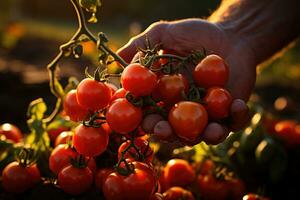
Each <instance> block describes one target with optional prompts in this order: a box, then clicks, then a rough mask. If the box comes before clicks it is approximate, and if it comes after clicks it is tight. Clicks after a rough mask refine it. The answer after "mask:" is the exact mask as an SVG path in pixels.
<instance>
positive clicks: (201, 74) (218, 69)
mask: <svg viewBox="0 0 300 200" xmlns="http://www.w3.org/2000/svg"><path fill="white" fill-rule="evenodd" d="M228 77H229V69H228V66H227V64H226V63H225V61H224V60H223V59H222V58H221V57H220V56H217V55H209V56H207V57H205V58H204V59H203V60H202V61H201V62H200V63H199V64H198V65H197V66H196V67H195V69H194V72H193V78H194V80H195V82H196V84H197V86H200V87H205V88H210V87H213V86H219V87H224V86H225V84H226V82H227V81H228Z"/></svg>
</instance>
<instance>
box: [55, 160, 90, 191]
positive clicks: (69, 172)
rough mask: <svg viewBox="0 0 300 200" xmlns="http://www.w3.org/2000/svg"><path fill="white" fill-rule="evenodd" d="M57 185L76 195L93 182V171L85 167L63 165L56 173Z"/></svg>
mask: <svg viewBox="0 0 300 200" xmlns="http://www.w3.org/2000/svg"><path fill="white" fill-rule="evenodd" d="M58 184H59V186H60V187H61V188H62V189H63V190H64V191H65V192H66V193H68V194H71V195H78V194H81V193H83V192H86V191H87V190H88V189H89V188H91V186H92V184H93V173H92V171H91V170H90V169H89V168H88V167H86V168H76V167H74V166H72V165H69V166H67V167H65V168H64V169H63V170H61V171H60V172H59V174H58Z"/></svg>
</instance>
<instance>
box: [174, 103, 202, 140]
mask: <svg viewBox="0 0 300 200" xmlns="http://www.w3.org/2000/svg"><path fill="white" fill-rule="evenodd" d="M207 121H208V117H207V112H206V110H205V108H204V107H203V106H202V105H201V104H199V103H195V102H191V101H182V102H179V103H178V104H175V105H174V106H173V108H172V109H171V111H170V112H169V122H170V124H171V126H172V128H173V129H174V131H175V133H176V135H177V136H178V137H180V138H182V139H184V140H186V141H188V142H194V141H195V140H196V139H198V137H199V136H200V135H201V133H202V131H203V130H204V128H205V127H206V125H207Z"/></svg>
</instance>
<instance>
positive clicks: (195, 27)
mask: <svg viewBox="0 0 300 200" xmlns="http://www.w3.org/2000/svg"><path fill="white" fill-rule="evenodd" d="M146 35H147V37H148V39H149V41H150V43H151V44H161V45H162V49H166V50H171V51H172V52H176V53H178V54H179V55H188V54H190V53H191V52H192V51H195V50H196V51H197V50H202V49H203V48H205V49H206V50H207V52H208V53H214V54H217V55H219V56H221V57H222V58H224V59H225V61H226V62H227V63H228V66H229V70H230V75H229V81H228V84H227V86H226V87H227V89H228V90H229V91H230V92H231V94H232V96H233V98H234V99H235V100H234V101H233V102H232V105H231V109H230V113H231V123H230V124H219V123H215V122H212V123H210V124H208V126H207V128H206V130H205V131H204V133H203V134H202V138H201V139H202V140H203V141H205V142H206V143H208V144H218V143H220V142H222V141H223V140H224V139H225V138H226V137H227V135H228V133H229V131H231V130H238V129H240V128H242V127H243V126H244V125H245V124H246V123H247V121H248V108H247V105H246V103H245V101H246V100H247V99H248V98H249V96H250V94H251V91H252V89H253V87H254V83H255V77H256V70H255V69H256V68H255V67H256V64H257V63H256V59H255V56H254V54H253V52H252V50H251V49H250V48H249V46H248V45H247V42H246V41H245V40H243V38H242V37H240V36H239V35H235V34H234V33H229V32H227V31H226V30H225V29H223V28H222V27H221V26H220V25H218V24H214V23H210V22H208V21H205V20H201V19H186V20H180V21H174V22H157V23H154V24H152V25H151V26H150V27H149V28H148V29H147V30H146V31H144V32H143V33H141V34H140V35H138V36H136V37H134V38H132V39H131V40H130V41H129V42H128V43H127V44H126V45H125V46H124V47H122V48H121V49H120V50H119V51H118V54H119V55H120V56H121V57H122V58H124V59H125V60H126V61H127V62H130V61H131V60H132V59H133V57H134V56H135V54H136V53H137V47H141V48H145V47H146V44H145V39H146Z"/></svg>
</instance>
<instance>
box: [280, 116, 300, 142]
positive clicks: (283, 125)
mask: <svg viewBox="0 0 300 200" xmlns="http://www.w3.org/2000/svg"><path fill="white" fill-rule="evenodd" d="M297 127H298V128H297ZM275 134H276V135H277V136H278V137H280V138H281V139H282V140H283V141H285V142H286V144H287V145H290V146H293V145H296V144H299V143H300V131H299V125H298V126H297V123H296V122H295V121H293V120H283V121H280V122H278V123H276V125H275Z"/></svg>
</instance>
